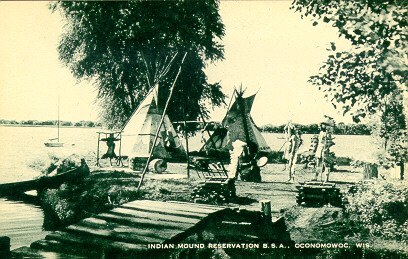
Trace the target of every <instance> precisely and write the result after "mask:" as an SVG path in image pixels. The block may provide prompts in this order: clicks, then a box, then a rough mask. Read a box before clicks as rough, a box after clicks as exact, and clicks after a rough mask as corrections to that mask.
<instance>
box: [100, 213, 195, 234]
mask: <svg viewBox="0 0 408 259" xmlns="http://www.w3.org/2000/svg"><path fill="white" fill-rule="evenodd" d="M95 217H96V218H100V219H104V220H107V221H110V222H116V223H120V224H123V225H128V226H144V227H147V228H152V229H153V228H154V229H160V228H173V229H181V230H183V229H188V228H190V227H192V226H194V224H193V223H187V222H184V223H183V222H172V221H161V220H152V219H146V218H137V217H132V216H124V215H117V214H114V213H110V212H108V213H101V214H98V215H96V216H95Z"/></svg>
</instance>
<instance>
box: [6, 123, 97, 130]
mask: <svg viewBox="0 0 408 259" xmlns="http://www.w3.org/2000/svg"><path fill="white" fill-rule="evenodd" d="M0 127H35V128H37V127H48V128H57V127H58V126H57V125H28V124H0ZM59 127H60V128H87V129H92V128H93V129H99V128H101V127H87V126H61V125H60V126H59Z"/></svg>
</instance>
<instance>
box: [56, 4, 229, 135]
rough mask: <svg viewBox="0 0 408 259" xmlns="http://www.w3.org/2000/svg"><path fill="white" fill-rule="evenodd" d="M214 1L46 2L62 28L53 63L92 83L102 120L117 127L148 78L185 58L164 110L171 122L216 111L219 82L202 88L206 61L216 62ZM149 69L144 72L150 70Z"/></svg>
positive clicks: (219, 54) (219, 49)
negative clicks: (59, 17) (60, 19)
mask: <svg viewBox="0 0 408 259" xmlns="http://www.w3.org/2000/svg"><path fill="white" fill-rule="evenodd" d="M218 6H219V2H218V1H128V2H127V1H126V2H125V1H115V2H104V1H94V2H92V1H91V2H85V1H84V2H82V1H81V2H71V1H60V2H56V3H51V5H50V7H51V9H52V10H53V11H56V10H58V11H60V13H61V14H62V16H63V17H65V20H66V22H67V24H66V31H65V33H64V34H63V35H62V39H61V41H60V45H59V47H58V52H59V57H60V60H61V61H62V62H63V63H64V64H65V65H66V66H68V67H69V68H70V70H71V71H72V73H73V75H74V76H75V77H76V78H77V79H78V80H82V79H88V80H91V79H93V80H94V82H95V84H96V86H97V87H98V99H99V101H100V104H101V105H102V107H103V108H104V109H103V110H104V112H103V114H102V117H103V118H104V119H105V121H106V122H107V125H108V126H110V127H116V128H120V127H121V126H122V125H123V123H124V122H125V121H126V120H127V119H128V118H129V117H130V115H131V114H132V112H133V111H134V110H135V109H136V108H137V106H138V104H139V103H140V102H141V100H142V99H143V98H144V96H145V95H146V94H147V92H148V91H149V90H150V88H151V87H152V86H150V85H149V84H148V79H147V78H148V77H149V76H146V75H149V72H150V76H151V77H153V74H154V72H155V71H157V70H158V69H159V68H160V67H161V66H163V65H164V64H165V63H166V62H167V61H166V58H168V57H171V56H173V55H174V54H175V53H184V52H186V51H187V52H188V55H187V57H186V60H185V62H184V65H183V68H182V71H181V74H180V76H179V79H178V81H177V84H176V86H175V92H174V95H173V97H172V101H171V103H170V105H169V113H168V114H169V116H170V118H171V119H172V120H182V119H184V116H183V114H184V111H185V114H186V119H195V118H196V117H197V116H198V115H199V114H200V113H203V114H204V115H207V114H208V106H207V105H206V104H208V103H209V104H210V105H217V106H218V105H221V104H222V103H223V100H224V97H225V96H224V94H223V93H222V92H221V86H220V85H219V84H218V83H215V84H209V83H208V82H207V77H206V75H205V73H204V68H205V66H206V62H212V61H216V60H218V59H222V58H223V46H222V45H221V44H220V43H219V40H221V39H222V37H223V35H224V25H223V24H222V22H221V18H220V16H219V14H218ZM182 56H183V55H178V56H177V57H176V58H175V60H174V62H173V66H172V67H171V69H170V71H169V73H168V74H167V77H166V78H165V80H164V82H163V83H162V84H160V88H159V89H160V91H159V105H163V102H164V101H163V100H166V99H167V95H168V92H169V87H170V85H171V83H172V80H174V77H175V72H176V70H177V69H178V65H179V64H180V63H181V62H180V60H181V58H182ZM149 70H150V71H149Z"/></svg>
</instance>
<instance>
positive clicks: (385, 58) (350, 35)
mask: <svg viewBox="0 0 408 259" xmlns="http://www.w3.org/2000/svg"><path fill="white" fill-rule="evenodd" d="M407 6H408V5H407V1H406V0H392V1H383V0H370V1H367V0H351V1H341V0H295V1H294V2H293V5H292V8H293V9H295V10H296V11H299V12H301V13H302V17H303V15H304V16H309V17H310V16H311V17H312V19H313V20H314V22H313V25H317V24H318V23H319V22H320V21H321V20H322V21H323V22H326V23H330V24H332V26H333V27H335V28H337V29H338V32H339V36H341V37H345V38H346V39H348V40H350V42H351V43H352V49H351V50H350V51H336V45H335V44H334V43H331V48H330V49H329V51H330V52H331V54H330V55H329V57H328V59H327V61H326V62H325V63H324V64H323V65H322V67H321V70H320V72H319V74H318V75H315V76H312V77H311V78H310V82H311V83H312V84H314V85H317V86H318V87H319V89H322V90H323V91H324V92H326V97H327V98H328V99H329V100H330V101H331V102H332V103H333V106H334V107H335V108H341V109H343V111H344V113H350V114H351V115H352V116H353V120H354V121H355V122H360V120H361V119H362V118H364V117H367V116H379V117H380V123H381V125H379V127H380V128H383V131H384V132H385V131H386V132H388V133H387V134H383V135H382V137H383V139H384V141H388V142H389V141H392V144H390V145H386V146H388V147H397V148H398V149H399V150H398V152H395V151H396V150H392V148H387V150H386V151H387V152H388V154H391V155H392V156H393V157H394V160H395V163H397V164H403V163H404V161H406V159H407V157H406V153H407V152H406V151H407V142H406V134H407V133H406V132H407V124H408V121H407V120H408V118H407V111H408V101H407V96H408V30H407V26H408V9H407ZM391 100H392V102H391ZM398 111H399V112H398ZM384 132H383V133H384ZM389 135H390V136H389ZM403 136H405V137H403ZM397 153H398V154H399V155H397ZM404 154H405V155H404ZM401 170H403V168H402V167H401Z"/></svg>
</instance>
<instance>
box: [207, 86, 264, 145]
mask: <svg viewBox="0 0 408 259" xmlns="http://www.w3.org/2000/svg"><path fill="white" fill-rule="evenodd" d="M243 94H244V91H242V90H239V91H238V90H234V95H233V97H232V98H234V97H235V98H234V103H233V104H232V105H231V107H230V108H229V109H228V111H227V114H226V115H225V117H224V119H223V120H222V127H221V128H218V129H216V130H215V131H214V133H213V134H212V135H211V136H210V139H209V140H208V141H207V142H206V143H205V144H204V146H203V147H202V148H201V151H210V150H217V151H221V152H222V151H228V150H232V143H233V142H234V141H236V140H241V141H243V142H245V143H248V142H249V141H251V142H253V143H255V144H256V145H257V147H258V150H259V151H260V152H263V153H268V152H271V148H270V147H269V145H268V144H267V143H266V141H265V139H264V137H263V136H262V134H261V132H260V131H259V130H258V128H257V126H256V125H255V122H254V120H253V119H252V117H251V114H250V112H251V108H252V104H253V102H254V99H255V96H256V94H254V95H251V96H249V97H245V98H244V97H243Z"/></svg>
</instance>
